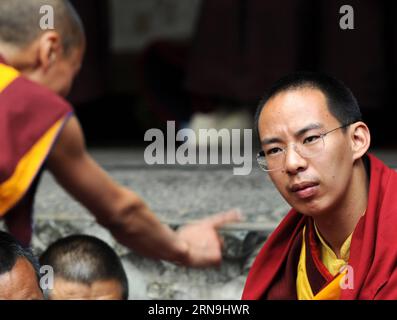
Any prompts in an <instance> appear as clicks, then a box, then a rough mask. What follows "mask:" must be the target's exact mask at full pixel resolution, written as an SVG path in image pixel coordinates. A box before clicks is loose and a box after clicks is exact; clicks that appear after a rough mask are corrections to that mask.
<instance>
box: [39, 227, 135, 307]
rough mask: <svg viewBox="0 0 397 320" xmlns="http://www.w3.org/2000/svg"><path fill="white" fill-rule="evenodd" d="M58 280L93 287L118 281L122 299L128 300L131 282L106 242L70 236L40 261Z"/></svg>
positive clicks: (54, 245)
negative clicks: (99, 283)
mask: <svg viewBox="0 0 397 320" xmlns="http://www.w3.org/2000/svg"><path fill="white" fill-rule="evenodd" d="M40 263H41V265H43V266H44V265H49V266H51V267H52V268H53V270H54V275H55V276H56V277H61V278H63V279H65V280H67V281H75V282H80V283H84V284H87V285H91V284H92V283H93V282H95V281H99V280H116V281H118V282H119V283H120V285H121V287H122V299H124V300H127V299H128V279H127V275H126V273H125V271H124V268H123V265H122V264H121V261H120V258H119V257H118V255H117V254H116V252H115V251H114V250H113V249H112V248H111V247H110V246H109V245H108V244H107V243H106V242H104V241H102V240H100V239H98V238H96V237H93V236H89V235H71V236H68V237H65V238H62V239H59V240H57V241H55V242H54V243H53V244H51V245H50V246H49V247H48V248H47V250H45V251H44V252H43V254H42V255H41V257H40Z"/></svg>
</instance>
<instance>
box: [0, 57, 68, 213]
mask: <svg viewBox="0 0 397 320" xmlns="http://www.w3.org/2000/svg"><path fill="white" fill-rule="evenodd" d="M0 75H1V76H0V92H1V91H3V90H4V89H5V88H6V87H7V86H8V85H9V84H11V83H12V82H13V81H14V80H15V79H16V78H18V76H19V75H20V73H19V72H18V71H17V70H15V69H14V68H12V67H9V66H7V65H4V64H1V63H0ZM65 119H66V117H63V118H62V119H60V120H58V121H57V122H56V123H55V124H54V125H53V126H52V127H51V128H50V129H49V130H47V132H46V133H45V134H44V135H43V136H42V137H41V138H40V139H39V140H38V141H37V142H36V144H34V145H33V146H32V148H31V149H30V150H29V151H28V152H27V153H26V154H25V155H24V156H23V157H22V158H21V159H20V161H19V163H18V164H17V166H16V168H15V170H14V172H13V174H12V175H11V177H10V178H8V179H7V180H6V181H4V182H3V183H1V184H0V217H1V216H3V215H4V214H5V213H7V211H8V210H10V209H11V208H12V207H13V206H14V205H15V204H16V203H17V202H18V201H19V200H20V199H21V198H22V197H23V195H24V194H25V193H26V192H27V190H28V189H29V187H30V185H31V183H32V182H33V180H34V178H35V176H36V174H37V172H38V171H39V170H40V167H41V165H42V164H43V161H44V160H45V158H46V157H47V155H48V153H49V151H50V149H51V146H52V145H53V143H54V141H55V139H56V137H57V135H58V132H59V130H60V129H61V128H62V125H63V123H64V121H65Z"/></svg>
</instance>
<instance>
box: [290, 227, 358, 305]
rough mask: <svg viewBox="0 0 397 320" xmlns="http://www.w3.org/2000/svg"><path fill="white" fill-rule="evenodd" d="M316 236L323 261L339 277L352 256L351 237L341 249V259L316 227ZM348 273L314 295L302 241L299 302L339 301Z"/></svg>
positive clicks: (298, 283)
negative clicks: (343, 279) (342, 281)
mask: <svg viewBox="0 0 397 320" xmlns="http://www.w3.org/2000/svg"><path fill="white" fill-rule="evenodd" d="M315 230H316V234H317V236H318V237H319V239H320V241H321V261H322V262H323V263H324V265H325V267H326V268H327V269H328V271H329V272H330V273H331V274H332V275H334V276H335V275H337V274H338V273H339V271H340V269H341V267H342V266H344V265H346V263H347V261H348V260H349V255H350V243H351V238H352V235H350V236H349V237H348V238H347V239H346V240H345V242H344V243H343V245H342V247H341V257H342V259H339V258H338V257H337V256H336V255H335V253H334V252H333V251H332V249H331V248H330V247H329V246H328V245H327V243H326V242H325V241H324V239H323V238H322V237H321V235H320V233H319V232H318V230H317V227H316V226H315ZM305 232H306V227H304V228H303V240H304V239H305ZM345 274H346V272H343V273H341V274H339V275H338V276H337V277H336V278H335V279H334V280H332V282H331V283H329V284H328V285H327V286H326V287H325V288H323V289H322V290H321V291H320V292H319V293H317V295H316V296H314V295H313V292H312V289H311V286H310V283H309V279H308V277H307V273H306V245H305V241H302V247H301V253H300V257H299V262H298V274H297V278H296V289H297V296H298V299H299V300H338V299H339V297H340V293H341V292H340V284H339V283H340V281H341V280H342V278H343V276H344V275H345Z"/></svg>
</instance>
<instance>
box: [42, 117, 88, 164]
mask: <svg viewBox="0 0 397 320" xmlns="http://www.w3.org/2000/svg"><path fill="white" fill-rule="evenodd" d="M84 153H85V141H84V135H83V131H82V129H81V126H80V123H79V121H78V119H77V118H76V117H75V116H72V117H70V119H69V120H68V121H67V123H66V124H65V126H64V128H63V129H62V131H61V133H60V135H59V137H58V139H57V141H56V143H55V145H54V147H53V149H52V150H51V152H50V155H49V161H50V162H51V160H53V159H55V160H60V159H62V158H69V157H78V156H82V155H83V154H84Z"/></svg>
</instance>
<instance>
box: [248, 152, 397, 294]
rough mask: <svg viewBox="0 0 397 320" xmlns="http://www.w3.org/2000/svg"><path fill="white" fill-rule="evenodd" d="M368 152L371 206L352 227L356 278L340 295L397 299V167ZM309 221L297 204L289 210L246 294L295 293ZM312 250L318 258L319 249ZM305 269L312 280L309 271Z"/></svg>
mask: <svg viewBox="0 0 397 320" xmlns="http://www.w3.org/2000/svg"><path fill="white" fill-rule="evenodd" d="M368 157H369V166H370V168H369V172H370V185H369V196H368V207H367V211H366V213H365V215H364V216H362V217H361V218H360V220H359V221H358V223H357V226H356V228H355V229H354V232H353V236H352V241H351V246H350V258H349V262H348V264H349V265H350V266H351V267H352V270H353V271H354V276H353V280H354V282H353V288H352V289H349V288H347V289H342V290H341V296H340V299H342V300H350V299H397V233H396V231H395V230H396V226H397V199H396V195H397V173H396V172H395V171H394V170H392V169H390V168H389V167H387V166H386V165H385V164H384V163H383V162H381V161H380V160H379V159H377V158H376V157H375V156H373V155H369V156H368ZM309 224H310V218H309V217H306V216H304V215H302V214H300V213H298V212H296V210H294V209H292V210H291V211H290V212H289V213H288V214H287V216H286V217H285V218H284V219H283V220H282V222H281V223H280V225H279V226H278V227H277V228H276V230H275V231H274V232H273V233H272V234H271V236H270V237H269V239H268V240H267V241H266V243H265V245H264V247H263V248H262V250H261V252H260V253H259V255H258V256H257V258H256V260H255V262H254V264H253V266H252V268H251V270H250V272H249V274H248V278H247V281H246V284H245V288H244V292H243V296H242V298H243V299H246V300H253V299H296V272H297V262H298V259H299V253H300V250H301V246H300V244H301V243H302V242H301V241H302V228H303V226H304V225H309ZM311 255H312V257H314V258H315V259H317V258H318V255H317V257H316V254H315V253H312V254H311ZM309 260H310V259H309ZM314 265H316V264H314ZM316 266H317V268H316V270H314V271H313V270H312V272H314V273H320V274H321V264H317V265H316ZM307 272H308V276H309V280H311V279H310V276H311V275H310V273H311V271H310V270H309V269H308V270H307ZM326 281H329V279H326ZM326 281H325V282H323V284H326ZM310 282H311V281H310ZM311 283H312V282H311ZM312 289H313V287H312ZM317 289H320V288H317ZM316 291H317V292H318V290H314V294H316Z"/></svg>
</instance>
